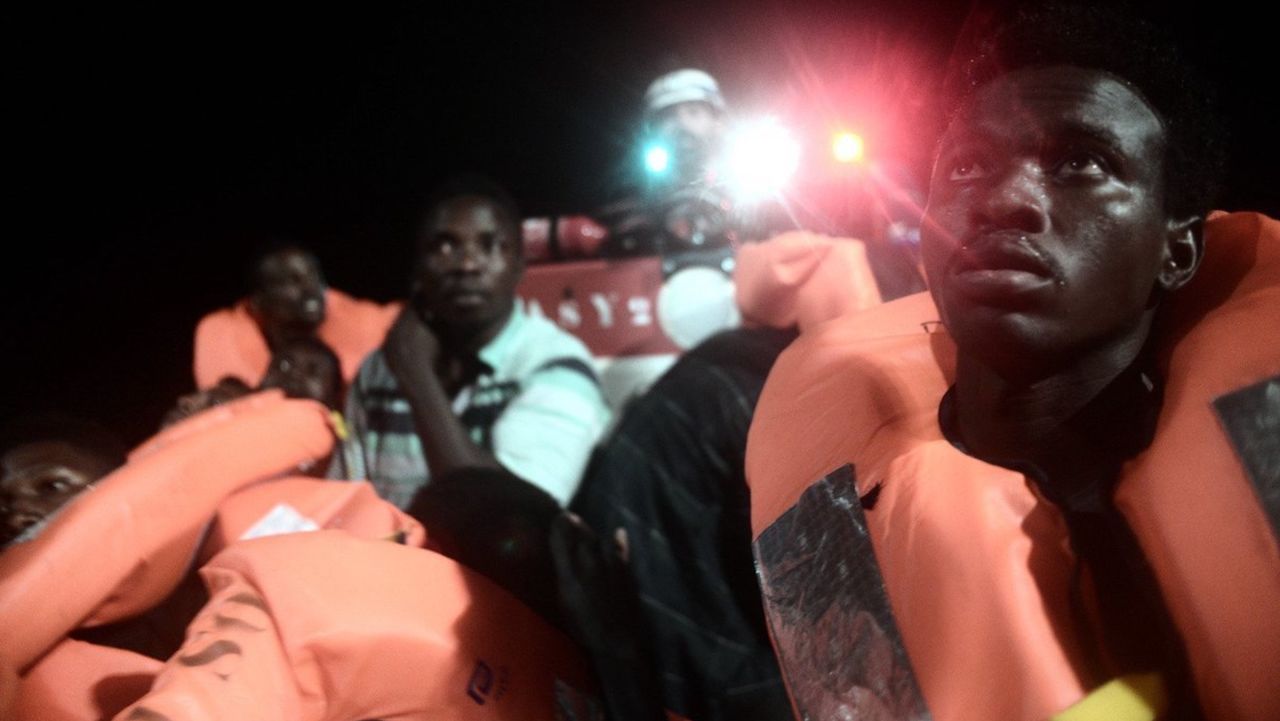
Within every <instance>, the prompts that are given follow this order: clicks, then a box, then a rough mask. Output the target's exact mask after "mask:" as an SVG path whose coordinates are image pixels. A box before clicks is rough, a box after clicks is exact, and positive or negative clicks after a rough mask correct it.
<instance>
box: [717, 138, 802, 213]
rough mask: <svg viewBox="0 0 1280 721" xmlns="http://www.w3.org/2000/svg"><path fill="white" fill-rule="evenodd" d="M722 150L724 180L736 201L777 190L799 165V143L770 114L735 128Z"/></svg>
mask: <svg viewBox="0 0 1280 721" xmlns="http://www.w3.org/2000/svg"><path fill="white" fill-rule="evenodd" d="M725 151H726V155H725V181H726V182H727V183H728V184H729V188H730V190H731V191H732V192H733V195H734V198H735V199H736V200H737V201H738V202H739V203H750V202H754V201H758V200H763V199H764V198H767V197H769V196H770V195H774V194H776V193H778V192H780V191H781V190H782V188H783V187H784V186H785V185H786V184H787V181H789V180H791V176H792V175H794V174H795V172H796V168H798V167H799V166H800V144H799V143H798V142H796V140H795V139H794V138H792V137H791V134H790V133H788V132H787V129H786V128H784V127H782V125H780V124H779V123H778V121H777V120H776V119H774V118H762V119H760V120H757V121H754V122H751V123H745V124H743V125H741V126H739V127H738V128H736V129H735V130H734V131H733V132H732V133H730V135H729V138H728V142H727V144H726V146H725Z"/></svg>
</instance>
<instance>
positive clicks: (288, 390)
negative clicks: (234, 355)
mask: <svg viewBox="0 0 1280 721" xmlns="http://www.w3.org/2000/svg"><path fill="white" fill-rule="evenodd" d="M258 387H259V388H260V389H266V388H279V389H280V390H282V391H284V394H285V395H286V396H288V397H290V398H309V399H311V400H313V401H319V402H320V403H323V404H324V405H326V406H328V407H329V408H330V409H332V410H338V409H340V408H342V395H343V383H342V366H341V364H340V363H339V362H338V356H337V355H336V354H335V353H334V352H333V349H332V348H330V347H329V346H327V345H325V343H324V341H322V340H320V339H318V338H310V337H307V338H296V339H293V340H290V341H287V342H286V343H285V344H284V345H282V346H280V347H279V348H277V349H276V350H275V351H274V352H273V353H272V354H271V365H269V366H267V374H266V375H265V376H263V378H262V383H261V384H260V385H259V386H258Z"/></svg>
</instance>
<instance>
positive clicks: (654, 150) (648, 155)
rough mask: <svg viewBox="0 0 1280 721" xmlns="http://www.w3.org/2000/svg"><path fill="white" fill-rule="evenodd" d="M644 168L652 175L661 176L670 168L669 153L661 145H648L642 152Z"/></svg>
mask: <svg viewBox="0 0 1280 721" xmlns="http://www.w3.org/2000/svg"><path fill="white" fill-rule="evenodd" d="M644 167H645V170H648V171H649V172H650V173H653V174H654V175H661V174H663V173H665V172H667V168H669V167H671V152H670V151H668V150H667V149H666V148H664V147H662V146H661V145H650V146H649V147H647V148H645V150H644Z"/></svg>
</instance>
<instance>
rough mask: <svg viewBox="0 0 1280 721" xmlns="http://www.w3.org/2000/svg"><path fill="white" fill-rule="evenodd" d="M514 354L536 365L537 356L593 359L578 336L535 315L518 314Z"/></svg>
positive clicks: (542, 357)
mask: <svg viewBox="0 0 1280 721" xmlns="http://www.w3.org/2000/svg"><path fill="white" fill-rule="evenodd" d="M516 322H518V323H519V324H520V325H519V328H518V329H517V334H516V338H515V343H514V349H513V356H515V357H518V358H519V359H521V360H522V361H527V362H528V363H533V364H534V365H538V364H540V363H539V359H549V358H556V357H566V358H577V359H579V360H583V361H589V362H590V361H594V357H593V356H592V354H591V351H590V350H589V349H588V348H587V346H586V344H585V343H583V342H582V341H581V340H580V339H579V338H578V337H577V336H575V335H574V334H572V333H570V332H569V331H567V330H565V329H563V328H561V327H560V326H558V325H556V324H555V323H553V322H551V321H549V320H547V319H546V318H543V317H541V316H536V315H528V314H526V313H521V314H520V316H519V317H518V319H517V321H516Z"/></svg>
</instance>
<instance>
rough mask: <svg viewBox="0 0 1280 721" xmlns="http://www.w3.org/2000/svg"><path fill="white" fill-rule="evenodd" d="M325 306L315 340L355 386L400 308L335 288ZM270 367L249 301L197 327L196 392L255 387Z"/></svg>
mask: <svg viewBox="0 0 1280 721" xmlns="http://www.w3.org/2000/svg"><path fill="white" fill-rule="evenodd" d="M324 302H325V316H324V322H323V323H321V324H320V327H319V328H317V329H316V336H317V337H318V338H319V339H320V340H322V341H324V342H325V344H326V345H328V346H329V347H330V348H331V349H333V352H334V354H336V355H337V356H338V362H339V363H340V364H341V365H342V378H343V380H345V381H346V382H347V383H350V382H351V380H352V379H353V378H355V377H356V372H357V371H359V370H360V364H361V363H363V362H364V359H365V356H367V355H369V354H370V353H372V352H373V351H375V350H377V348H378V346H380V345H382V340H383V338H385V337H386V335H387V330H388V329H390V328H391V324H392V323H394V322H395V319H396V315H397V314H398V313H399V312H400V304H399V303H390V304H387V305H382V304H380V303H374V302H373V301H368V300H360V299H358V298H353V297H351V296H349V295H347V294H346V293H343V292H342V291H339V290H334V289H333V288H329V289H327V290H325V293H324ZM270 362H271V350H270V349H269V348H268V347H267V341H266V339H265V338H263V337H262V331H261V330H259V329H258V322H257V321H255V320H254V319H253V316H252V315H250V314H249V307H248V303H247V301H240V302H239V303H237V304H236V305H234V306H233V307H231V308H224V309H222V310H216V311H214V312H212V313H210V314H208V315H206V316H205V317H204V318H202V319H200V323H199V324H197V325H196V335H195V351H194V370H195V377H196V387H197V388H201V389H204V388H211V387H213V386H214V385H217V383H218V381H220V380H222V379H223V378H224V377H226V376H234V377H236V378H239V379H240V380H242V381H244V382H245V383H246V384H248V385H250V386H255V387H256V386H257V385H258V384H259V383H260V382H261V381H262V377H263V376H264V375H266V372H267V365H268V364H270Z"/></svg>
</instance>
